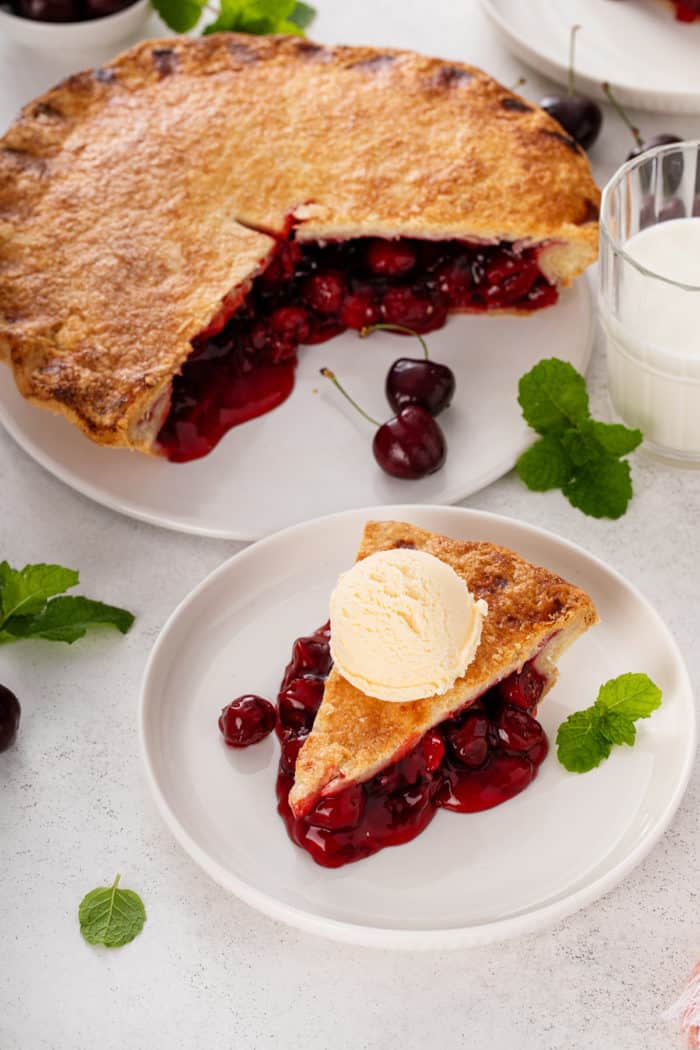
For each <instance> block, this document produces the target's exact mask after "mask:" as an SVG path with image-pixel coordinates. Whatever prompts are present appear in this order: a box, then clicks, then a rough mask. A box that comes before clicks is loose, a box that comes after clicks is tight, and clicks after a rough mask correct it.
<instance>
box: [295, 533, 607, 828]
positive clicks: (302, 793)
mask: <svg viewBox="0 0 700 1050" xmlns="http://www.w3.org/2000/svg"><path fill="white" fill-rule="evenodd" d="M399 546H413V547H416V548H418V550H423V551H427V552H428V553H429V554H433V555H435V556H436V557H438V558H441V559H442V560H443V561H445V562H447V564H448V565H451V566H452V568H453V569H454V570H455V572H457V573H458V574H459V575H460V576H462V577H463V579H464V580H465V581H466V583H467V586H468V587H469V589H470V591H471V592H472V593H473V594H474V595H475V596H476V597H477V598H484V599H485V601H486V602H487V603H488V607H489V612H488V616H487V617H486V619H485V620H484V624H483V629H482V634H481V643H480V645H479V648H478V650H477V653H476V656H475V658H474V661H473V663H472V664H471V665H470V666H469V668H468V669H467V673H466V675H465V676H464V677H463V678H460V679H458V680H457V682H456V683H455V684H454V686H453V687H452V688H451V689H450V690H449V691H448V692H447V693H444V694H443V695H442V696H437V697H433V698H431V699H428V700H416V701H413V702H411V703H400V704H399V703H385V702H383V701H381V700H375V699H373V698H372V697H369V696H365V694H364V693H362V692H360V690H359V689H356V688H355V687H354V686H352V685H350V683H349V682H347V681H346V680H345V679H344V678H343V677H342V676H341V675H340V674H339V672H337V671H336V670H332V671H331V673H330V675H329V677H328V680H327V682H326V688H325V691H324V694H323V702H322V704H321V707H320V708H319V711H318V714H317V715H316V720H315V722H314V727H313V730H312V731H311V733H310V735H309V736H308V738H307V740H306V742H305V743H304V745H303V747H302V749H301V751H300V752H299V756H298V758H297V762H296V769H295V774H294V776H295V782H294V786H293V787H292V789H291V791H290V794H289V802H290V805H291V807H292V810H293V812H294V814H295V816H297V817H299V816H303V815H304V814H305V813H307V812H308V811H309V810H310V809H311V807H312V806H313V805H314V803H315V802H316V801H317V799H318V798H319V796H320V795H332V794H335V793H336V792H337V791H342V789H343V788H344V787H347V786H348V784H351V783H352V782H354V781H363V780H367V779H368V778H369V777H371V776H374V774H375V773H377V772H378V771H379V770H380V769H382V768H383V767H384V766H387V765H389V764H390V763H391V762H394V761H396V759H397V758H399V757H400V756H401V755H402V754H404V753H405V752H406V751H409V750H410V749H411V748H412V747H413V746H414V745H415V744H416V743H417V741H418V740H419V739H420V737H421V736H422V735H423V734H424V733H425V732H427V730H428V729H430V728H431V727H432V726H434V725H437V724H438V723H439V722H442V721H443V720H444V719H445V718H447V717H448V716H449V715H450V714H453V713H454V712H455V711H458V710H459V709H460V708H463V707H465V706H467V705H468V704H469V703H471V702H472V701H473V700H475V699H476V698H477V697H478V696H480V695H481V694H482V693H484V692H485V691H486V690H487V689H489V688H490V687H491V686H492V685H495V683H496V682H498V681H500V680H501V679H502V678H505V677H506V676H507V675H509V674H512V673H513V671H516V670H518V669H519V668H520V667H522V665H523V664H524V663H525V662H526V661H527V660H531V659H533V658H535V657H536V664H535V666H536V667H537V668H538V669H539V670H540V671H541V672H542V673H543V674H546V675H547V686H546V689H547V690H549V689H550V688H551V687H552V685H553V684H554V682H555V681H556V667H555V666H554V660H555V659H556V658H558V657H559V656H560V655H561V653H562V652H563V651H564V650H565V649H566V648H568V646H569V645H571V643H572V642H573V641H575V640H576V638H578V636H579V635H580V634H582V633H583V632H584V631H585V630H587V629H588V628H589V627H591V626H592V625H593V624H594V623H596V622H597V620H598V616H597V613H596V611H595V607H594V605H593V602H592V601H591V599H590V598H589V597H588V595H587V594H585V593H584V591H582V590H580V589H579V588H578V587H575V586H574V585H573V584H571V583H567V582H566V581H565V580H562V579H561V577H559V576H555V574H554V573H552V572H549V571H548V570H547V569H543V568H541V567H540V566H539V565H533V564H532V563H531V562H528V561H525V559H524V558H521V557H520V556H519V555H517V554H514V553H513V551H510V550H507V549H506V548H505V547H496V546H495V545H494V544H492V543H483V542H482V543H474V542H464V543H462V542H459V541H458V540H451V539H448V538H447V537H445V536H440V535H437V534H436V533H433V532H426V531H425V530H424V529H418V528H416V527H415V526H413V525H407V524H405V523H404V522H397V521H381V522H377V521H371V522H368V524H367V525H366V526H365V530H364V534H363V537H362V542H361V544H360V549H359V551H358V555H357V557H358V560H359V559H361V558H365V557H367V555H368V554H373V553H374V552H375V551H380V550H391V549H392V548H394V547H399Z"/></svg>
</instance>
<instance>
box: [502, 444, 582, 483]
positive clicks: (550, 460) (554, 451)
mask: <svg viewBox="0 0 700 1050" xmlns="http://www.w3.org/2000/svg"><path fill="white" fill-rule="evenodd" d="M515 469H516V470H517V472H518V476H519V478H520V480H521V481H524V482H525V484H526V485H527V487H528V488H529V489H532V490H533V491H534V492H546V491H547V489H560V488H561V487H562V485H565V484H566V482H567V481H568V480H569V478H570V477H571V473H572V466H571V461H570V460H569V457H568V456H567V454H566V451H565V450H564V448H563V447H562V444H561V442H560V441H559V439H558V438H557V437H555V436H554V435H551V434H549V435H547V436H546V437H541V438H540V439H539V441H536V442H535V443H534V445H531V446H530V448H528V449H527V450H526V451H525V452H523V454H522V456H520V458H519V459H518V461H517V463H516V464H515Z"/></svg>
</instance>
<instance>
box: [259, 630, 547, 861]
mask: <svg viewBox="0 0 700 1050" xmlns="http://www.w3.org/2000/svg"><path fill="white" fill-rule="evenodd" d="M329 642H330V627H329V625H328V624H325V625H324V626H323V627H321V628H319V630H318V631H316V632H315V634H313V635H309V636H306V637H303V638H298V639H297V640H296V642H295V643H294V647H293V650H292V659H291V661H290V663H289V664H288V665H287V668H286V670H285V674H284V678H283V680H282V684H281V686H280V691H279V695H278V714H277V734H278V736H279V739H280V744H281V756H280V763H279V772H278V775H277V799H278V805H277V809H278V812H279V813H280V814H281V816H282V817H283V819H284V822H285V824H286V826H287V831H288V833H289V836H290V838H291V839H292V841H293V842H295V843H296V844H297V846H301V847H302V849H305V850H306V851H307V852H308V853H310V854H311V856H312V857H313V859H314V860H315V861H316V862H317V864H321V865H323V866H324V867H328V868H337V867H340V866H341V865H343V864H349V863H351V862H352V861H355V860H361V859H362V858H363V857H369V856H371V854H373V853H376V852H377V851H378V850H380V849H383V848H384V847H385V846H396V845H399V844H400V843H402V842H409V841H410V840H411V839H413V838H415V837H416V835H419V834H420V832H421V831H423V829H424V828H425V827H427V825H428V824H429V823H430V821H431V820H432V819H433V817H434V816H435V812H436V810H437V809H439V808H443V809H451V810H456V811H457V812H460V813H476V812H478V811H480V810H484V809H490V808H491V807H493V806H497V805H499V804H500V803H501V802H506V801H507V800H508V799H510V798H513V796H514V795H517V794H519V792H521V791H523V789H524V788H526V787H527V785H528V784H529V783H530V782H531V781H532V780H534V778H535V777H536V776H537V771H538V769H539V766H540V765H541V763H542V761H543V760H544V758H545V756H546V754H547V749H548V744H547V737H546V736H545V733H544V730H543V728H542V726H541V725H540V723H539V722H538V721H537V720H536V718H535V715H536V713H537V703H538V701H539V699H540V697H541V695H542V692H543V690H544V686H545V681H546V680H545V678H544V676H543V675H541V674H540V673H539V672H538V671H537V670H536V668H535V667H534V666H533V663H532V662H531V661H530V662H528V663H526V664H525V665H524V666H523V667H522V669H521V670H520V671H519V672H516V673H515V674H512V675H510V676H509V677H508V678H506V679H505V680H504V681H502V682H500V683H499V684H498V685H497V686H496V687H495V688H493V689H490V690H489V691H488V692H487V693H485V694H484V695H483V696H481V697H479V699H478V700H476V701H475V702H474V703H472V704H470V705H469V707H468V708H466V709H465V710H463V711H460V712H457V714H455V715H453V716H452V717H450V718H448V719H447V720H446V721H444V722H442V723H441V724H440V725H438V726H436V727H435V728H434V729H430V730H429V731H428V732H427V733H426V734H425V735H424V736H423V737H422V738H421V739H420V740H419V741H418V743H417V744H416V745H415V746H414V747H413V748H412V749H411V750H410V751H409V752H408V753H407V754H405V755H403V757H401V758H400V759H399V760H398V761H396V762H394V763H392V764H391V765H390V766H387V767H386V768H385V769H383V770H381V772H379V773H377V774H376V775H375V776H373V777H372V778H371V779H369V780H367V781H365V782H364V783H362V784H351V785H350V786H349V787H347V788H345V790H343V791H340V792H338V793H337V794H335V795H329V796H327V797H325V798H321V799H320V801H319V802H317V803H316V805H315V807H314V808H313V810H312V811H311V812H310V813H309V814H307V816H305V817H302V818H297V817H295V816H294V814H293V813H292V811H291V809H290V806H289V802H288V795H289V791H290V789H291V787H292V785H293V783H294V768H295V765H296V759H297V755H298V754H299V750H300V748H301V746H302V744H303V743H304V740H305V739H306V737H307V736H308V734H309V733H310V732H311V728H312V726H313V723H314V719H315V717H316V712H317V711H318V708H319V706H320V703H321V699H322V697H323V689H324V682H325V680H326V678H327V677H328V674H329V672H330V669H331V666H332V663H331V655H330V646H329Z"/></svg>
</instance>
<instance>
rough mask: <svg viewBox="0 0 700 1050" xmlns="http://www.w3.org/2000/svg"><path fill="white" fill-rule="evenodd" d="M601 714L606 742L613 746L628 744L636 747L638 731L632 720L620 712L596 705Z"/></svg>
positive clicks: (600, 725) (602, 730) (601, 724)
mask: <svg viewBox="0 0 700 1050" xmlns="http://www.w3.org/2000/svg"><path fill="white" fill-rule="evenodd" d="M595 706H596V707H597V708H598V711H599V714H600V722H599V723H598V724H599V727H600V731H601V733H602V734H603V736H604V737H605V739H606V740H609V741H610V743H611V744H628V745H629V746H630V747H633V746H634V741H635V740H636V737H637V730H636V728H635V724H634V722H633V721H632V719H631V718H629V717H628V716H627V715H624V714H622V713H621V712H620V711H609V710H608V709H607V708H606V707H603V706H602V705H600V704H596V705H595Z"/></svg>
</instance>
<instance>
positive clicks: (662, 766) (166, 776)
mask: <svg viewBox="0 0 700 1050" xmlns="http://www.w3.org/2000/svg"><path fill="white" fill-rule="evenodd" d="M370 518H396V519H399V520H404V521H409V522H411V523H414V524H416V525H419V526H422V527H424V528H429V529H433V530H435V531H438V532H442V533H444V534H446V535H448V536H452V537H455V538H459V539H479V540H489V541H492V542H494V543H497V544H502V545H504V546H507V547H512V548H513V549H515V550H517V551H518V552H519V553H520V554H522V555H524V556H525V557H527V558H529V559H530V560H532V561H534V562H537V563H539V564H542V565H545V566H546V567H547V568H549V569H552V570H554V571H555V572H557V573H559V574H560V575H562V576H564V577H565V578H567V579H569V580H571V581H572V582H573V583H576V584H578V585H579V586H581V587H583V588H584V589H585V590H587V591H588V593H589V594H590V595H591V597H592V598H593V600H594V602H595V604H596V607H597V609H598V612H599V614H600V617H601V623H600V624H599V625H598V626H596V627H595V628H593V629H592V630H590V631H589V632H587V633H586V634H585V635H584V636H583V638H581V639H580V640H579V641H578V642H577V643H576V644H575V645H574V646H573V647H572V648H571V649H570V650H569V651H568V652H567V653H566V654H565V656H564V657H563V659H562V660H561V663H560V677H559V681H558V682H557V684H556V686H555V687H554V689H553V690H552V692H551V693H550V694H548V696H547V698H546V700H545V701H544V702H543V704H542V706H541V708H540V712H539V714H538V718H539V719H540V720H541V721H542V723H543V725H544V727H545V729H546V731H547V734H548V736H549V739H550V742H551V741H553V739H554V736H555V734H556V729H557V727H558V726H559V724H560V723H561V722H562V721H563V720H564V719H565V718H566V716H567V715H568V714H570V713H571V712H572V711H575V710H578V709H580V708H583V707H587V706H588V705H589V704H591V703H592V702H593V700H594V699H595V697H596V695H597V692H598V688H599V686H600V685H601V684H602V683H603V682H605V681H606V680H607V679H609V678H612V677H613V676H615V675H618V674H622V673H623V672H626V671H644V672H646V673H647V674H649V675H650V676H651V677H652V678H653V680H654V681H655V682H657V684H658V685H659V686H660V687H661V689H662V690H663V702H662V706H661V708H660V709H659V710H658V711H656V712H655V713H654V715H653V716H652V717H651V718H650V719H649V720H645V721H644V722H640V723H639V725H638V737H637V742H636V744H635V746H634V748H628V747H618V748H615V749H614V751H613V753H612V755H611V757H610V758H609V759H608V760H607V761H606V762H604V763H603V764H602V765H601V766H600V767H599V768H598V769H596V770H593V771H592V772H590V773H586V774H584V775H578V774H574V773H568V772H567V771H566V770H565V769H563V767H562V766H561V765H560V764H559V763H558V761H557V758H556V753H555V750H554V748H553V747H552V748H551V749H550V753H549V755H548V756H547V758H546V759H545V762H544V763H543V765H542V766H541V768H540V772H539V775H538V776H537V779H536V780H535V781H534V782H533V783H532V784H531V785H530V786H529V787H528V788H526V790H525V791H523V793H522V794H520V795H518V796H517V797H516V798H514V799H511V800H510V801H509V802H506V803H505V804H503V805H500V806H497V807H496V808H495V809H491V810H487V811H485V812H483V813H475V814H459V813H448V812H444V811H443V812H438V813H437V814H436V816H435V819H434V820H433V821H432V823H431V824H430V825H429V827H428V828H427V829H426V830H425V831H424V832H423V833H422V834H421V835H419V836H418V837H417V838H416V839H415V840H414V841H413V842H410V843H408V844H406V845H403V846H397V847H391V848H389V849H385V850H383V851H381V852H380V853H378V854H376V855H375V856H373V857H370V858H368V859H366V860H362V861H359V862H357V863H354V864H350V865H347V866H346V867H343V868H339V869H336V870H329V869H326V868H322V867H319V866H317V865H316V864H315V863H314V861H312V859H311V858H310V857H309V856H308V854H307V853H305V852H304V851H303V850H301V849H299V848H298V847H296V846H295V845H293V844H292V842H291V841H290V839H289V838H288V837H287V833H286V830H285V827H284V824H283V822H282V819H281V818H280V817H279V816H278V814H277V812H276V799H275V777H276V768H277V760H278V743H277V740H276V737H275V736H274V734H273V736H271V737H268V738H267V739H266V740H265V741H263V742H262V743H260V744H258V745H256V746H255V747H252V748H249V749H248V750H247V751H242V752H236V751H233V750H231V749H228V748H226V747H225V745H224V744H223V742H222V740H221V736H220V733H219V730H218V728H217V718H218V715H219V712H220V709H221V708H222V707H223V706H224V704H225V703H227V702H228V701H229V700H231V699H232V698H233V697H234V696H237V695H239V694H242V693H247V692H253V693H259V694H261V695H263V696H268V697H270V698H272V699H274V697H275V695H276V692H277V689H278V687H279V681H280V679H281V677H282V673H283V669H284V666H285V664H286V662H287V660H288V659H289V654H290V651H291V646H292V642H293V640H294V639H295V638H296V637H297V636H298V635H301V634H304V633H306V632H308V631H309V630H312V629H315V628H316V627H318V626H319V625H320V624H321V623H323V622H324V621H325V620H326V618H327V615H328V599H329V595H330V592H331V590H332V588H333V586H334V584H335V581H336V578H337V576H338V574H339V573H340V572H341V571H343V570H345V569H347V568H348V566H350V565H351V564H352V562H353V561H354V558H355V552H356V549H357V546H358V543H359V540H360V535H361V532H362V527H363V525H364V523H365V521H367V520H368V519H370ZM141 733H142V747H143V754H144V758H145V764H146V770H147V776H148V780H149V782H150V784H151V787H152V789H153V791H154V793H155V797H156V800H157V804H158V806H159V809H160V811H161V813H162V815H163V817H164V818H165V820H166V822H167V824H168V825H169V827H170V829H171V831H172V832H173V834H174V835H175V837H176V838H177V840H178V841H179V842H180V844H181V845H182V846H183V848H184V849H185V850H186V851H187V852H188V853H189V854H190V855H191V856H192V857H193V859H194V860H195V861H196V862H197V863H198V864H199V865H200V866H201V867H202V868H203V869H204V870H205V871H206V872H208V874H209V875H211V877H212V878H214V879H215V880H216V881H217V882H219V883H220V884H221V885H222V886H224V887H226V888H227V889H229V890H231V891H232V892H233V893H235V894H237V895H238V896H239V897H241V898H242V899H243V900H244V901H246V902H247V903H248V904H250V905H252V906H253V907H255V908H258V909H259V910H260V911H262V912H264V913H266V914H267V915H270V916H272V917H273V918H275V919H279V920H281V921H283V922H286V923H289V924H290V925H292V926H297V927H299V928H301V929H304V930H307V931H309V932H311V933H316V934H320V935H323V936H327V937H331V938H334V939H337V940H340V941H346V942H351V943H354V944H365V945H370V946H376V947H383V948H406V949H411V950H415V949H420V948H431V949H442V948H453V947H460V946H467V945H476V944H483V943H486V942H488V941H494V940H499V939H504V938H508V937H514V936H518V935H520V934H523V933H526V932H530V931H533V930H537V929H541V928H543V927H545V926H547V925H549V924H551V923H553V922H555V921H556V920H558V919H561V918H562V917H563V916H565V915H568V914H570V913H571V912H573V911H575V910H576V909H578V908H580V907H582V906H583V905H585V904H588V903H590V902H591V901H593V900H595V899H596V898H597V897H599V896H600V895H601V894H603V893H605V892H606V891H607V890H609V889H611V888H612V887H613V886H615V885H616V884H617V883H618V882H619V881H620V880H621V879H622V878H624V876H625V875H626V874H627V873H628V872H629V871H631V869H632V868H633V867H634V866H635V865H636V864H638V863H639V861H640V860H641V859H642V858H643V857H644V856H645V855H646V854H647V853H648V852H649V850H650V849H651V848H652V846H653V845H654V843H655V842H656V841H657V840H658V839H659V837H660V836H661V834H662V833H663V831H664V830H665V828H666V827H667V826H668V824H669V822H670V820H671V818H672V817H673V814H674V813H675V811H676V809H677V807H678V804H679V802H680V800H681V797H682V795H683V792H684V790H685V786H686V784H687V780H688V777H689V775H690V770H691V766H692V762H693V758H694V753H695V712H694V704H693V697H692V693H691V687H690V683H689V680H688V674H687V671H686V669H685V666H684V663H683V660H682V657H681V655H680V653H679V651H678V648H677V646H676V644H675V642H674V640H673V638H672V636H671V634H670V633H669V631H668V629H667V628H666V626H665V625H664V623H663V622H662V621H661V619H660V618H659V616H658V614H657V613H656V612H655V611H654V609H653V608H652V607H651V605H649V603H648V602H647V601H646V600H645V599H644V598H643V597H642V595H641V594H640V593H639V592H638V591H636V590H635V589H634V588H633V587H632V586H631V585H630V584H629V583H627V582H626V581H625V580H624V579H623V578H622V577H621V576H619V575H618V574H617V573H616V572H615V571H614V570H613V569H611V568H609V567H608V566H607V565H605V564H604V563H602V562H600V561H598V560H597V559H596V558H594V557H593V556H592V555H590V554H588V553H587V552H586V551H584V550H583V549H582V548H580V547H577V546H575V545H574V544H571V543H568V542H567V541H565V540H562V539H558V538H557V537H555V536H554V535H552V534H551V533H547V532H544V531H542V530H540V529H537V528H534V527H533V526H530V525H525V524H522V523H520V522H517V521H514V520H510V519H508V518H503V517H498V516H495V515H491V514H486V513H483V512H480V511H473V510H463V509H460V508H454V507H451V508H446V507H424V506H416V505H413V506H396V507H373V508H370V509H365V510H353V511H349V512H346V513H343V514H337V515H333V516H331V517H328V518H325V519H318V520H316V521H310V522H306V523H304V524H302V525H298V526H296V527H294V528H291V529H288V530H286V531H284V532H281V533H277V534H276V535H274V536H271V537H269V538H268V539H266V540H263V541H261V542H260V543H257V544H255V545H253V546H252V547H248V548H247V549H246V550H244V551H242V552H241V553H240V554H237V555H236V556H235V557H233V558H231V559H230V560H229V561H227V562H225V563H224V565H222V566H221V567H220V568H219V569H217V570H216V571H215V572H214V573H212V574H211V575H210V576H209V577H207V579H206V580H204V582H203V583H202V584H200V586H199V587H197V588H196V589H195V590H194V591H193V592H192V593H191V594H190V595H189V597H188V598H186V599H185V600H184V602H182V604H181V605H180V606H179V607H178V608H177V609H176V610H175V612H174V613H173V615H172V616H171V617H170V619H169V621H168V622H167V624H166V625H165V627H164V628H163V630H162V632H161V635H160V637H159V639H158V641H157V642H156V645H155V647H154V649H153V651H152V653H151V657H150V660H149V664H148V667H147V670H146V674H145V678H144V684H143V689H142V698H141Z"/></svg>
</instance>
